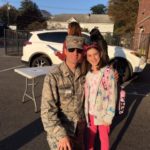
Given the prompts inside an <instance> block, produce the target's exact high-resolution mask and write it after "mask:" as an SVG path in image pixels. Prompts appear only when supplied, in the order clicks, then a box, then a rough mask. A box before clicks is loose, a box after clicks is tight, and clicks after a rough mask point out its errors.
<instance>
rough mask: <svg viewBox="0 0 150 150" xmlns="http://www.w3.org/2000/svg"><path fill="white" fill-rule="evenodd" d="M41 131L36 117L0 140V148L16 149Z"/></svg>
mask: <svg viewBox="0 0 150 150" xmlns="http://www.w3.org/2000/svg"><path fill="white" fill-rule="evenodd" d="M43 131H44V130H43V125H42V122H41V119H40V118H38V119H37V120H35V121H33V122H32V123H31V124H29V125H28V126H26V127H24V128H22V129H21V130H19V131H17V132H16V133H14V134H12V135H10V136H9V137H7V138H5V139H3V140H1V142H0V149H1V150H11V149H12V150H18V149H19V148H20V147H22V146H23V145H25V144H26V143H28V142H29V141H31V140H32V139H33V138H35V137H36V136H38V135H39V134H41V133H42V132H43Z"/></svg>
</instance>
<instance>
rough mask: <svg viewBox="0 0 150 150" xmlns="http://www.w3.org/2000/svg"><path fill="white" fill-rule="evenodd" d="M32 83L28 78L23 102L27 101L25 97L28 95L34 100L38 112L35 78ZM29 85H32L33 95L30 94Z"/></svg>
mask: <svg viewBox="0 0 150 150" xmlns="http://www.w3.org/2000/svg"><path fill="white" fill-rule="evenodd" d="M31 80H32V81H31V83H29V79H28V78H26V83H25V91H24V94H23V98H22V102H23V103H24V102H25V97H28V98H29V99H31V100H32V101H33V102H34V110H35V112H37V104H36V99H35V80H34V79H31ZM29 86H31V95H29Z"/></svg>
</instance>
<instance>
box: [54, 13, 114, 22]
mask: <svg viewBox="0 0 150 150" xmlns="http://www.w3.org/2000/svg"><path fill="white" fill-rule="evenodd" d="M72 18H74V19H75V20H76V21H77V22H80V23H81V22H82V23H113V21H112V20H111V19H110V17H109V16H108V15H101V14H60V15H55V16H53V17H52V18H51V20H52V21H60V22H66V21H69V20H70V19H72Z"/></svg>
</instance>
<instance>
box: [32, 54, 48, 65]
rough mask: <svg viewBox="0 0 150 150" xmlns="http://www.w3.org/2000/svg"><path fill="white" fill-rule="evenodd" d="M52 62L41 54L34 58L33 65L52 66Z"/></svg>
mask: <svg viewBox="0 0 150 150" xmlns="http://www.w3.org/2000/svg"><path fill="white" fill-rule="evenodd" d="M50 65H51V63H50V61H49V60H48V58H46V57H45V56H39V57H36V58H34V59H33V60H32V63H31V67H42V66H50Z"/></svg>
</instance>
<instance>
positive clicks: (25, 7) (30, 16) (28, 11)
mask: <svg viewBox="0 0 150 150" xmlns="http://www.w3.org/2000/svg"><path fill="white" fill-rule="evenodd" d="M44 21H45V19H44V18H43V16H42V14H41V11H40V10H39V8H38V6H37V5H36V3H34V2H32V1H31V0H23V1H21V7H20V8H19V15H18V18H17V27H18V29H21V30H23V29H28V26H30V24H32V26H33V23H34V22H36V23H35V24H37V22H39V23H43V22H44ZM36 28H37V26H35V29H36Z"/></svg>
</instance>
